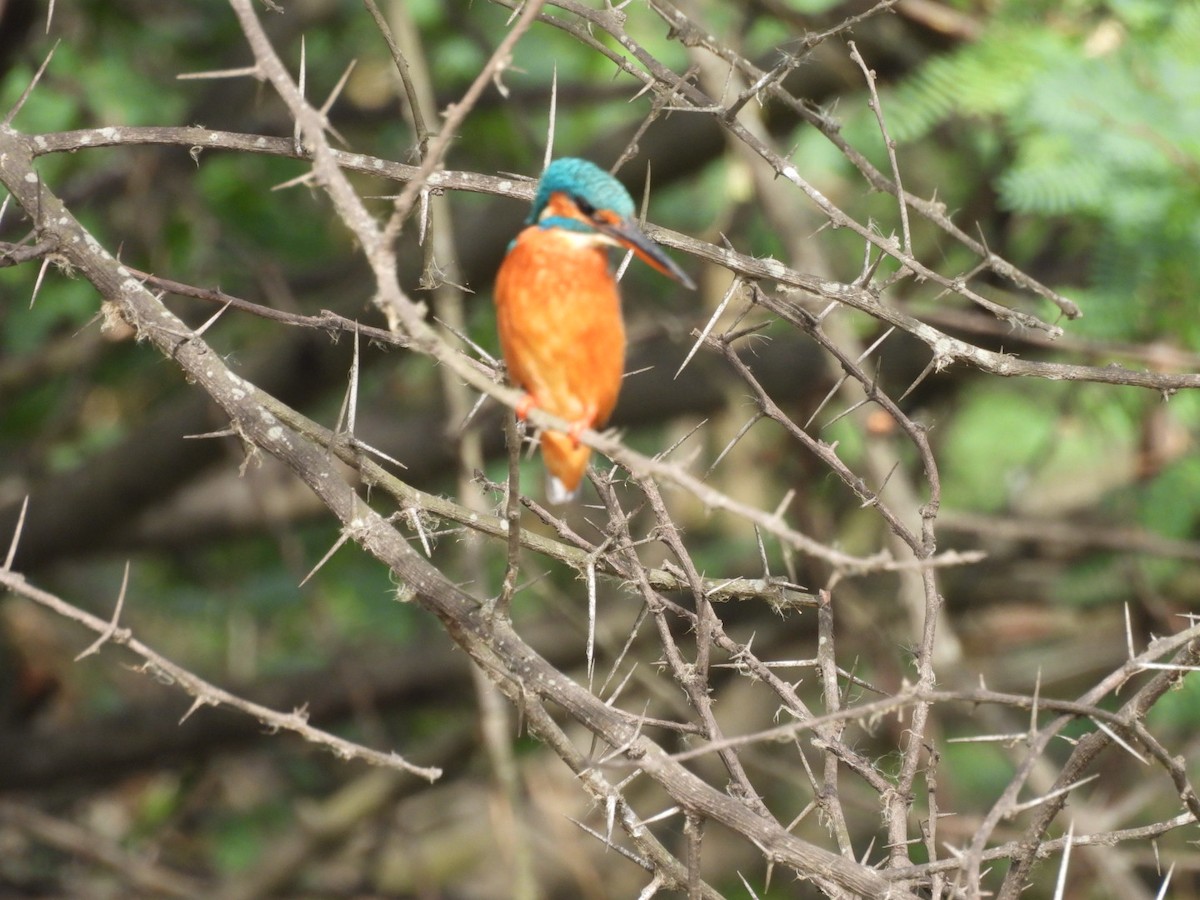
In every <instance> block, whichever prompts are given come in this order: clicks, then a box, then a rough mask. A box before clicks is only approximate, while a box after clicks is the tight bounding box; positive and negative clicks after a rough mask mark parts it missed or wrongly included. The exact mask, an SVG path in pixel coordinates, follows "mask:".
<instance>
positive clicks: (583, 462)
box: [542, 431, 592, 504]
mask: <svg viewBox="0 0 1200 900" xmlns="http://www.w3.org/2000/svg"><path fill="white" fill-rule="evenodd" d="M591 455H592V450H591V448H590V447H586V446H584V445H583V444H581V443H579V442H578V441H577V440H575V439H574V438H572V437H570V436H569V435H565V434H563V433H562V432H560V431H543V432H542V458H543V459H544V460H545V461H546V468H547V469H548V470H549V472H550V477H549V478H547V479H546V499H547V500H549V501H550V502H551V503H556V504H557V503H566V502H567V501H569V500H574V499H575V498H576V497H578V496H579V487H580V483H581V482H582V481H583V472H584V470H585V469H586V468H587V464H588V457H589V456H591Z"/></svg>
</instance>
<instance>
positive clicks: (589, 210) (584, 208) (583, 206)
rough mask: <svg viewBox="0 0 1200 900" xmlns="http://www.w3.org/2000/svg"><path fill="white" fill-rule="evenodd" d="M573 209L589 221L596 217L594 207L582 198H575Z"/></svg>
mask: <svg viewBox="0 0 1200 900" xmlns="http://www.w3.org/2000/svg"><path fill="white" fill-rule="evenodd" d="M575 208H576V209H578V210H579V211H580V212H581V213H583V214H584V215H585V216H587V217H588V218H589V219H590V218H592V217H594V216H595V215H596V207H594V206H592V204H590V203H588V202H587V201H586V200H584V199H583V198H582V197H576V198H575Z"/></svg>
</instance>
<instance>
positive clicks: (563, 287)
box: [495, 158, 695, 503]
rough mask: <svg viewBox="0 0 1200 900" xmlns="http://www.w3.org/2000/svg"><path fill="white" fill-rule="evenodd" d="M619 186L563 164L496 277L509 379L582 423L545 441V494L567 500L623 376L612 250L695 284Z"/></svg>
mask: <svg viewBox="0 0 1200 900" xmlns="http://www.w3.org/2000/svg"><path fill="white" fill-rule="evenodd" d="M634 211H635V208H634V204H633V199H632V198H631V197H630V196H629V192H628V191H627V190H625V187H624V186H623V185H622V184H621V182H619V181H617V180H616V179H615V178H613V177H612V176H611V175H609V174H608V173H607V172H605V171H604V170H603V169H601V168H600V167H599V166H597V165H595V164H593V163H590V162H588V161H587V160H585V159H571V158H565V159H557V160H555V161H554V162H552V163H551V164H550V165H549V166H547V167H546V171H545V172H544V173H543V174H542V178H541V181H539V182H538V187H537V193H536V195H535V196H534V198H533V208H532V209H531V211H530V213H529V218H527V219H526V220H525V225H526V227H525V228H524V229H522V231H521V232H520V233H519V234H518V235H517V237H516V239H515V240H513V242H512V243H511V244H510V245H509V247H508V254H507V255H506V256H505V257H504V262H503V263H501V265H500V271H499V272H498V273H497V275H496V291H495V298H496V319H497V324H498V326H499V332H500V346H501V348H502V349H503V351H504V361H505V363H506V364H507V366H508V375H509V378H510V379H511V380H512V381H513V382H514V383H515V384H516V385H517V386H518V387H520V388H522V389H523V390H524V391H525V396H524V397H523V398H522V400H521V402H520V403H519V404H518V405H517V411H516V412H517V416H518V417H519V418H521V419H524V418H525V416H526V415H528V413H529V410H530V409H532V408H533V407H535V406H536V407H538V408H540V409H544V410H545V411H546V412H548V413H552V414H554V415H556V416H559V417H560V418H563V419H566V420H568V421H570V422H572V423H574V424H573V425H572V427H571V429H570V431H569V432H568V433H566V434H563V433H562V432H559V431H546V432H544V433H543V434H542V438H541V442H542V457H543V459H544V460H545V463H546V468H547V469H548V470H549V474H550V477H549V478H548V480H547V489H546V495H547V499H548V500H549V501H550V502H551V503H564V502H566V501H567V500H570V499H572V498H573V497H575V496H576V495H577V494H578V493H579V487H580V481H581V480H582V478H583V472H584V469H586V468H587V462H588V457H589V456H590V455H591V452H592V451H591V449H590V448H589V447H585V446H583V445H581V444H580V442H579V435H580V433H581V432H582V431H583V430H584V429H587V428H599V427H601V426H603V425H604V423H605V422H607V421H608V417H609V415H611V413H612V411H613V407H614V406H616V405H617V394H618V393H620V390H621V379H622V377H623V376H624V374H625V326H624V324H623V322H622V320H621V296H620V293H619V292H618V290H617V282H616V279H615V278H614V277H613V273H612V267H611V265H610V259H609V249H610V248H612V247H618V248H625V249H628V250H632V251H633V252H634V253H636V254H637V255H638V256H639V257H640V258H641V259H642V260H644V261H645V262H646V263H648V264H649V265H650V266H652V267H653V268H655V269H657V270H658V271H659V272H662V273H663V274H664V275H667V276H669V277H671V278H674V279H675V280H676V281H679V282H680V283H682V284H683V285H685V286H686V287H688V288H694V287H695V284H693V283H692V279H690V278H689V277H688V276H687V273H686V272H684V271H683V269H681V268H679V266H678V265H676V264H675V262H674V261H673V260H671V259H670V258H669V257H668V256H667V255H666V254H665V253H663V251H662V250H661V249H660V248H659V247H658V245H656V244H655V243H653V242H652V241H651V240H650V239H649V238H648V237H646V235H644V234H643V233H642V231H641V229H639V228H638V226H637V223H636V222H635V220H634Z"/></svg>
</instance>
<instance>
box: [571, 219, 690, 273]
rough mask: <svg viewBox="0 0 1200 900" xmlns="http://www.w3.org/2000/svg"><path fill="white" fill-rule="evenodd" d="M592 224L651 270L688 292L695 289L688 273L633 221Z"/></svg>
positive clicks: (624, 220) (594, 222)
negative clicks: (655, 270) (628, 250)
mask: <svg viewBox="0 0 1200 900" xmlns="http://www.w3.org/2000/svg"><path fill="white" fill-rule="evenodd" d="M592 224H593V226H594V227H595V228H596V230H597V231H599V232H601V233H603V234H607V235H608V236H609V237H611V238H612V239H613V240H615V241H616V242H617V243H619V244H620V245H621V246H622V247H627V248H629V249H630V250H632V251H633V252H634V253H636V254H637V255H638V258H639V259H641V260H642V262H644V263H646V264H647V265H648V266H650V267H651V268H654V269H657V270H658V271H659V272H662V273H663V274H664V275H666V276H667V277H668V278H674V279H675V280H676V281H678V282H679V283H680V284H682V285H683V286H684V287H685V288H688V289H689V290H695V289H696V282H694V281H692V279H691V278H690V277H689V276H688V273H687V272H685V271H683V269H681V268H679V266H678V264H676V262H675V260H673V259H671V257H669V256H667V254H666V253H664V252H663V249H662V248H661V247H660V246H658V244H656V243H654V241H652V240H650V238H648V237H646V235H645V234H643V233H642V229H640V228H638V226H637V223H636V222H634V221H633V219H620V220H618V221H615V222H604V221H601V222H596V221H593V223H592Z"/></svg>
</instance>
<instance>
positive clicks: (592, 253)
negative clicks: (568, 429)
mask: <svg viewBox="0 0 1200 900" xmlns="http://www.w3.org/2000/svg"><path fill="white" fill-rule="evenodd" d="M496 315H497V323H498V325H499V330H500V344H501V347H502V348H503V350H504V361H505V362H506V363H507V365H508V371H509V374H510V377H511V378H512V380H513V381H514V382H515V383H516V384H517V385H519V386H520V387H522V388H523V389H524V390H526V391H528V392H529V393H530V394H532V395H533V398H534V400H535V402H536V403H537V404H538V405H540V406H541V407H542V408H543V409H545V410H546V411H547V412H551V413H554V414H555V415H558V416H562V417H563V418H564V419H569V420H571V421H573V422H584V423H586V424H587V425H588V426H590V427H598V426H600V425H603V424H604V423H605V422H607V421H608V417H609V416H610V415H611V414H612V410H613V407H614V406H616V403H617V394H618V393H619V392H620V390H621V378H622V375H623V374H624V371H625V328H624V325H623V323H622V321H621V300H620V295H619V294H618V292H617V284H616V282H615V281H614V280H613V277H612V274H611V273H610V272H609V265H608V253H607V251H606V250H605V249H604V248H603V247H599V246H588V245H585V244H584V242H583V240H582V236H581V235H578V234H575V233H572V232H563V231H559V230H557V229H543V228H540V227H538V226H536V225H533V226H530V227H528V228H526V229H525V230H524V231H522V232H521V233H520V235H518V237H517V240H516V243H515V244H514V246H513V248H512V249H511V250H510V251H509V253H508V256H507V257H505V260H504V262H503V264H502V265H501V266H500V271H499V273H498V274H497V277H496Z"/></svg>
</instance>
